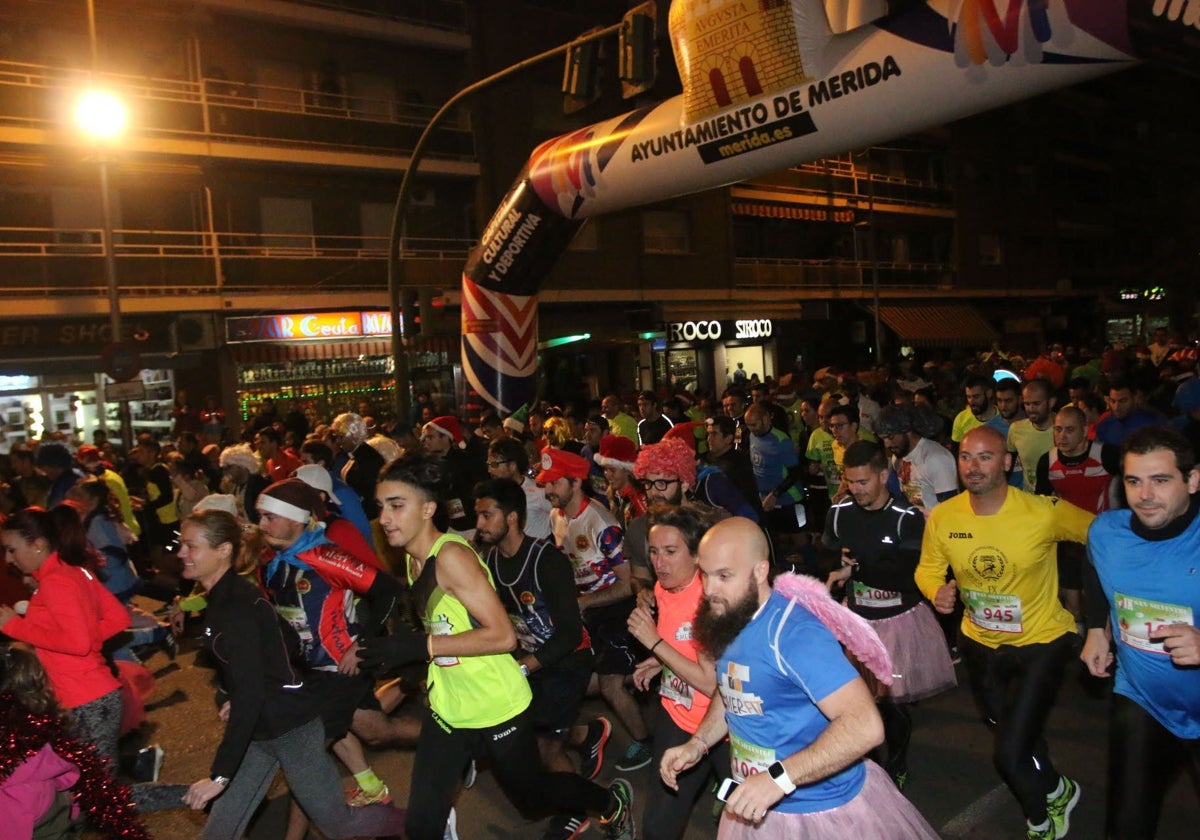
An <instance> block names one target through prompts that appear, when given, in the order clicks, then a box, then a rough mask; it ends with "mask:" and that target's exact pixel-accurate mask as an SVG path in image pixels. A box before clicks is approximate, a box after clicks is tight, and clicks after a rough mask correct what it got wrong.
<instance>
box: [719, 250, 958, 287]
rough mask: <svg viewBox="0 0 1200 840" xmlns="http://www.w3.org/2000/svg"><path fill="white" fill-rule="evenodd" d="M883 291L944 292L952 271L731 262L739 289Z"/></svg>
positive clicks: (941, 266) (834, 262)
mask: <svg viewBox="0 0 1200 840" xmlns="http://www.w3.org/2000/svg"><path fill="white" fill-rule="evenodd" d="M873 268H875V269H877V270H878V274H879V285H880V287H881V288H886V289H899V288H905V289H930V290H933V289H946V288H949V287H950V286H951V285H953V281H954V275H955V267H954V266H953V265H950V264H948V263H912V262H879V263H877V264H876V265H875V266H872V263H871V262H870V261H869V260H845V259H823V260H800V259H761V258H739V259H737V260H735V261H734V272H733V277H734V285H735V286H736V287H737V288H739V289H747V290H750V289H775V290H778V289H781V288H792V289H823V290H829V291H831V292H837V291H843V292H851V291H853V292H855V293H856V294H857V293H858V292H861V291H869V290H870V289H872V288H873V285H874V276H873Z"/></svg>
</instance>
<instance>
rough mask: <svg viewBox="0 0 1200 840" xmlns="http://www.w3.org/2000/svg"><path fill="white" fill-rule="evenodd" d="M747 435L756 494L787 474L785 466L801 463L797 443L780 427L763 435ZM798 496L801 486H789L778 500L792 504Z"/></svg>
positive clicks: (781, 479)
mask: <svg viewBox="0 0 1200 840" xmlns="http://www.w3.org/2000/svg"><path fill="white" fill-rule="evenodd" d="M747 436H748V437H749V438H750V465H751V466H752V467H753V468H754V483H755V484H756V485H757V486H758V495H759V496H765V495H767V494H768V493H770V492H771V491H772V490H774V489H775V487H776V486H777V485H778V484H779V482H781V481H783V479H784V477H785V476H787V474H788V470H789V469H791V468H792V467H794V466H796V465H797V464H799V463H800V456H799V455H797V454H796V445H795V444H794V443H792V439H791V438H790V437H788V436H787V435H786V434H784V433H783V432H781V431H780V430H779V429H771V430H770V431H769V432H767V433H766V434H765V435H754V434H748V435H747ZM800 499H801V495H800V488H799V487H797V486H796V485H793V486H792V487H790V488H789V489H788V491H787V493H785V494H784V495H783V498H781V499H780V500H779V504H780V505H794V504H796V503H797V502H799V501H800Z"/></svg>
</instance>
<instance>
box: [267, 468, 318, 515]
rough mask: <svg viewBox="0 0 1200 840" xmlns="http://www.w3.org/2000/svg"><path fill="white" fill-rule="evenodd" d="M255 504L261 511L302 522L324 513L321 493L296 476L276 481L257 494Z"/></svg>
mask: <svg viewBox="0 0 1200 840" xmlns="http://www.w3.org/2000/svg"><path fill="white" fill-rule="evenodd" d="M255 506H256V507H257V508H258V510H259V512H261V513H273V514H275V515H276V516H282V517H283V518H284V519H290V520H292V521H293V522H300V523H303V524H308V522H309V520H311V519H312V518H313V517H316V518H317V519H321V518H323V516H324V513H325V505H324V504H323V503H322V502H321V494H320V493H318V492H317V491H316V489H314V488H312V487H310V486H308V485H307V484H305V483H304V482H303V481H301V480H300V479H298V478H285V479H284V480H283V481H276V482H275V483H274V484H272V485H271V486H270V487H268V488H267V489H266V490H264V491H262V493H260V494H259V496H258V499H257V500H256V501H255Z"/></svg>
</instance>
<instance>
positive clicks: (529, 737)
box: [405, 709, 609, 840]
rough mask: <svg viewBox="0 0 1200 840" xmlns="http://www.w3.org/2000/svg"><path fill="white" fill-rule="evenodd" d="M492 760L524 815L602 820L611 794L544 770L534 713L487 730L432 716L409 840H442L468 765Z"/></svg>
mask: <svg viewBox="0 0 1200 840" xmlns="http://www.w3.org/2000/svg"><path fill="white" fill-rule="evenodd" d="M484 757H486V758H487V759H488V760H489V764H490V765H491V768H492V774H493V775H494V776H495V777H496V781H497V782H498V783H499V784H500V787H501V788H502V789H503V790H504V793H505V795H506V796H507V797H508V798H509V800H510V801H511V802H512V803H513V804H514V805H516V806H517V809H518V810H520V811H521V812H522V813H526V814H528V813H551V814H578V813H581V812H587V813H590V814H603V813H604V812H605V811H606V810H608V806H609V793H608V791H607V790H606V789H604V788H602V787H600V785H597V784H594V783H592V782H589V781H588V780H587V779H584V778H583V777H582V776H577V775H575V774H574V773H552V772H550V771H549V770H546V769H545V768H544V767H543V766H542V760H541V757H540V755H539V754H538V748H537V739H536V737H535V736H534V731H533V719H532V717H531V716H530V713H529V710H528V709H526V710H525V711H523V712H521V714H519V715H517V716H516V717H514V718H510V719H509V720H506V721H505V722H504V723H501V724H500V725H498V726H492V727H489V728H487V729H455V728H454V727H452V726H450V725H449V724H447V723H446V722H445V721H444V720H442V719H441V718H440V717H438V715H437V713H436V712H431V713H430V720H428V721H426V723H425V725H424V726H422V727H421V738H420V740H419V741H418V742H417V754H416V757H415V759H414V761H413V773H412V787H411V789H410V791H409V797H408V821H407V823H406V825H405V830H406V831H405V836H406V837H407V838H408V840H442V837H443V836H444V835H445V831H446V819H447V818H448V817H449V816H450V806H451V805H452V803H453V801H454V794H455V792H456V790H457V788H458V783H459V780H460V779H461V778H462V774H463V771H464V770H466V768H467V762H468V761H470V760H471V759H472V758H484Z"/></svg>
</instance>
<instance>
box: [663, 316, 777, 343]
mask: <svg viewBox="0 0 1200 840" xmlns="http://www.w3.org/2000/svg"><path fill="white" fill-rule="evenodd" d="M774 332H775V324H774V322H773V321H771V319H770V318H747V319H742V320H738V321H673V322H671V323H670V324H667V340H668V341H670V342H678V341H740V340H746V339H750V340H753V339H762V338H770V337H771V335H772V334H773V333H774Z"/></svg>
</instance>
